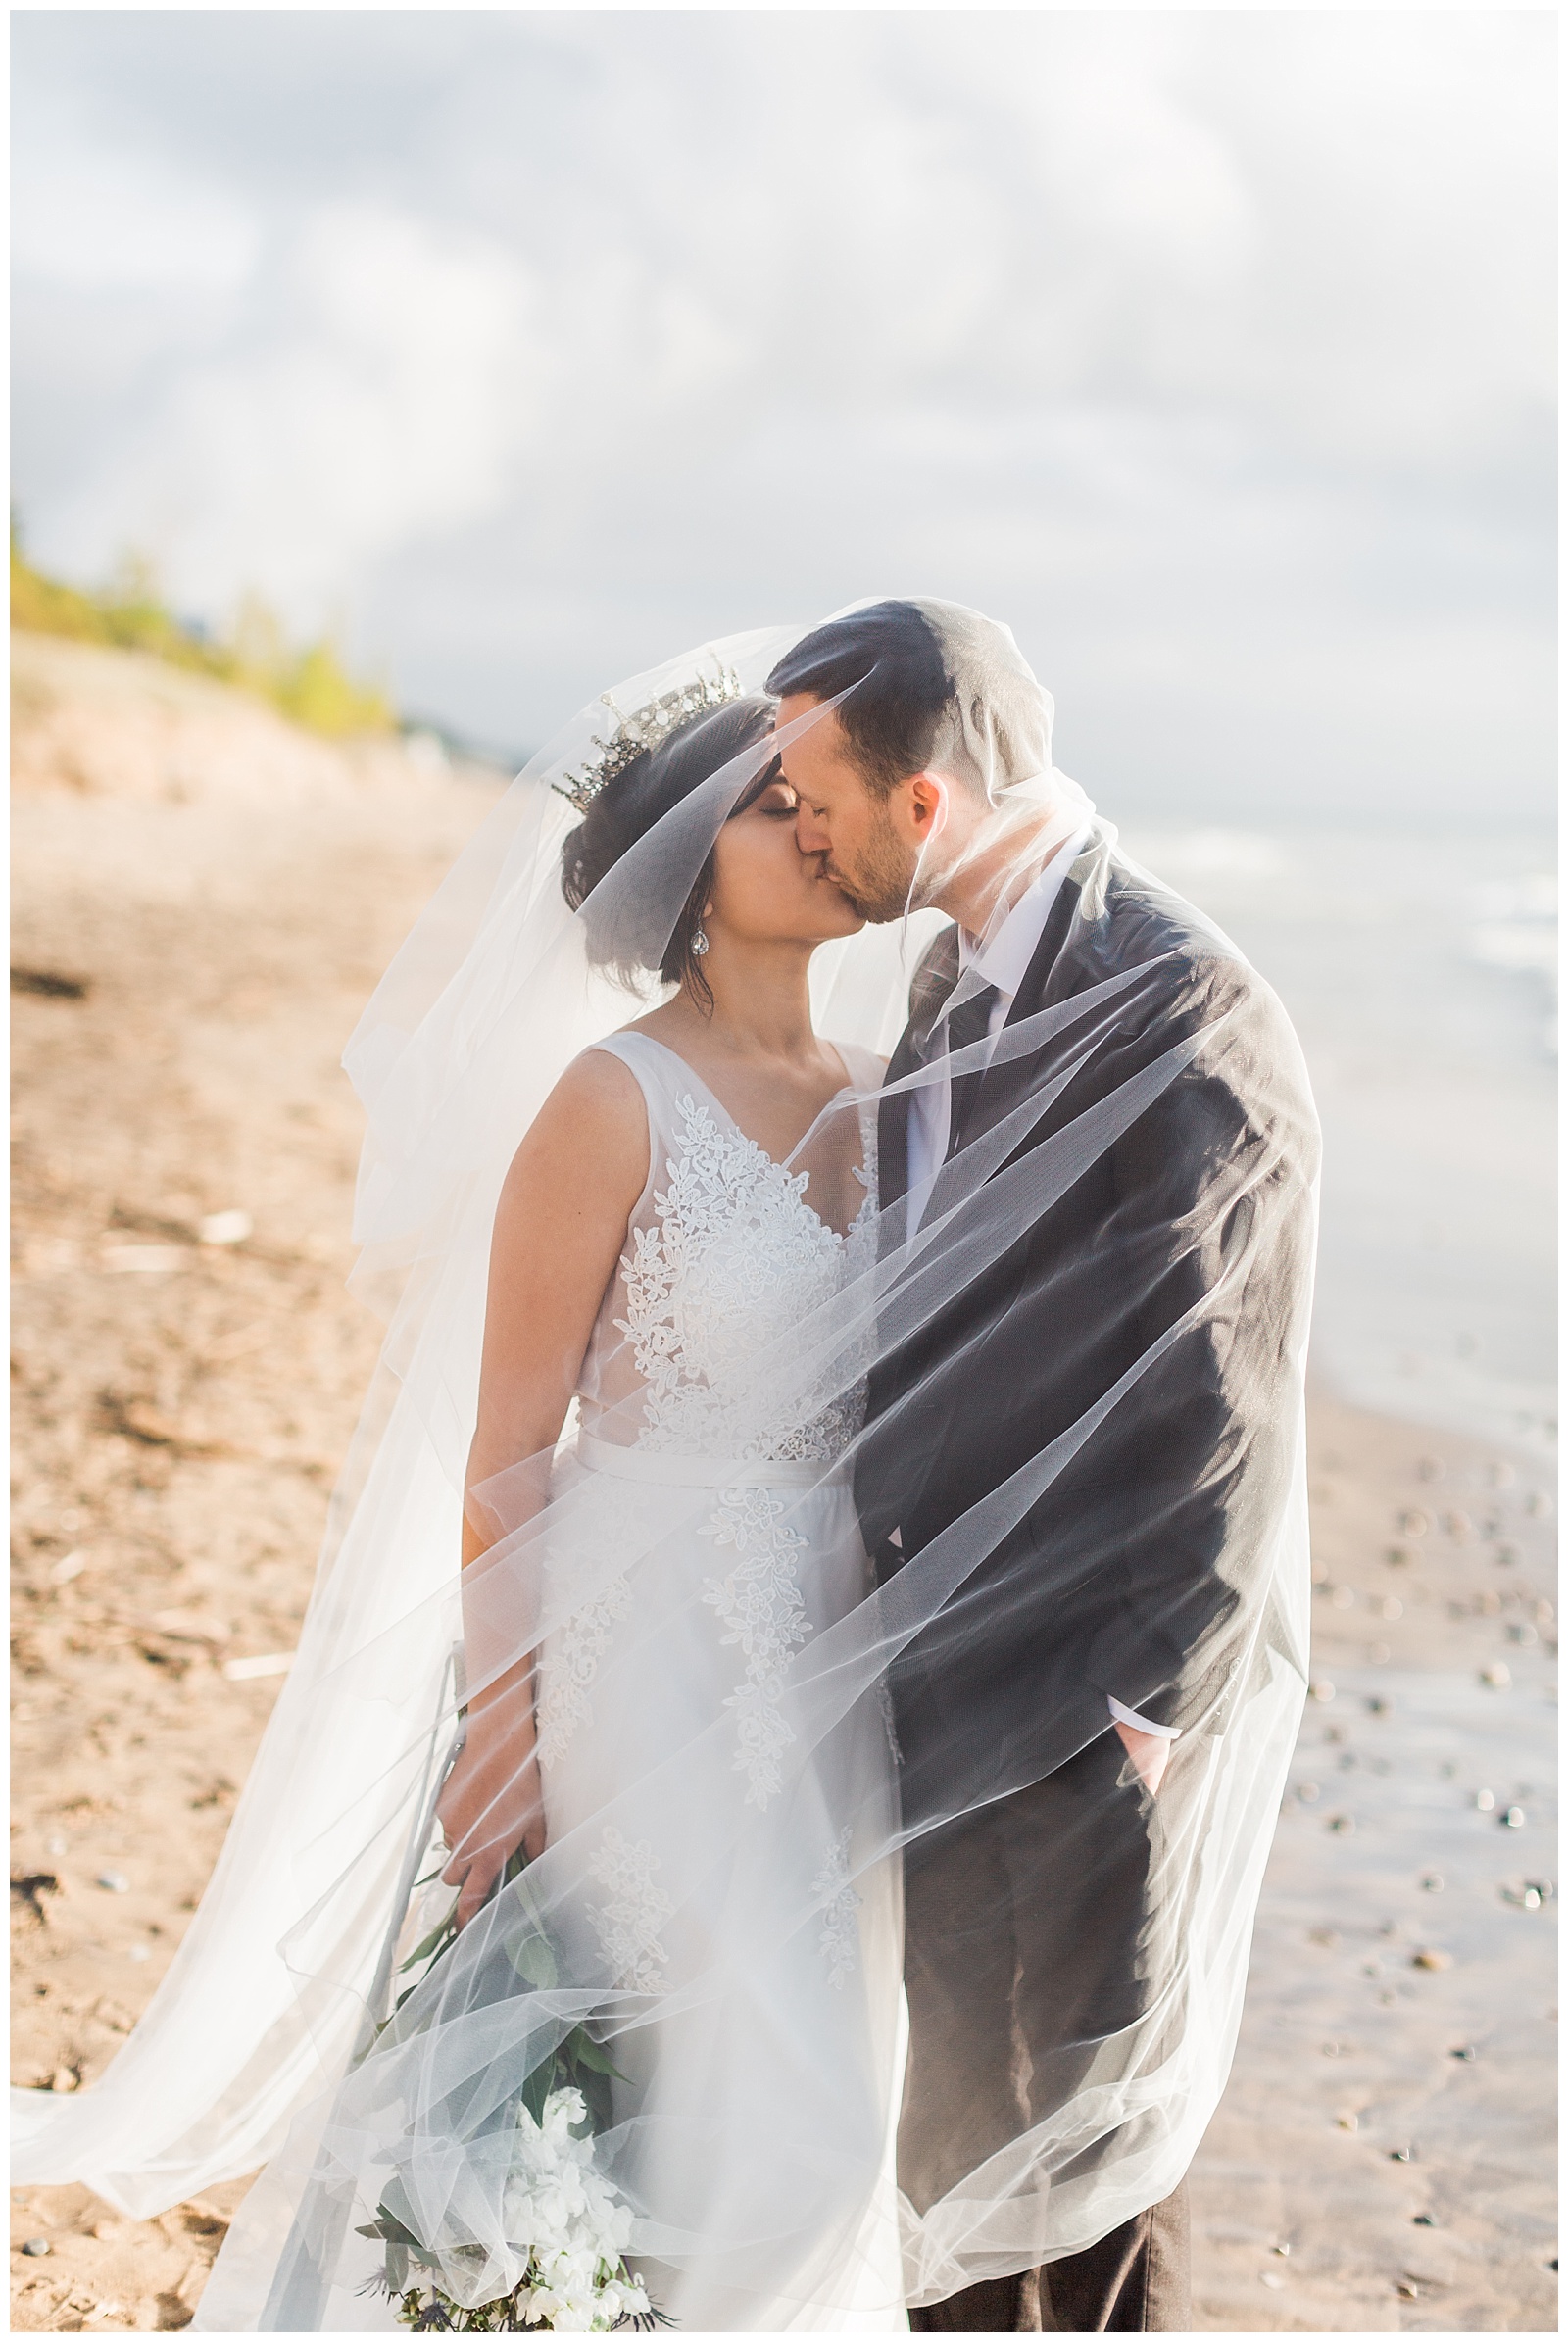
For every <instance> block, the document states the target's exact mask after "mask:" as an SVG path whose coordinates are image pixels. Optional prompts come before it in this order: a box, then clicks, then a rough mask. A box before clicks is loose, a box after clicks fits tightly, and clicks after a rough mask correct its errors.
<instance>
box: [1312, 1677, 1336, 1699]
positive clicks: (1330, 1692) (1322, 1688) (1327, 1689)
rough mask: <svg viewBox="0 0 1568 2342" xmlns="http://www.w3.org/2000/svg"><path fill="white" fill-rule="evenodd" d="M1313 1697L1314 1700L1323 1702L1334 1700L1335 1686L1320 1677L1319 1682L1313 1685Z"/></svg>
mask: <svg viewBox="0 0 1568 2342" xmlns="http://www.w3.org/2000/svg"><path fill="white" fill-rule="evenodd" d="M1312 1697H1313V1698H1314V1699H1323V1700H1328V1699H1332V1698H1333V1697H1334V1685H1333V1684H1332V1683H1329V1682H1327V1680H1326V1679H1325V1678H1324V1677H1322V1676H1319V1678H1318V1680H1317V1682H1316V1683H1314V1684H1313V1685H1312Z"/></svg>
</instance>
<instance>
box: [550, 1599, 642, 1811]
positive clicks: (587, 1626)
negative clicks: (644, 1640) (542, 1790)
mask: <svg viewBox="0 0 1568 2342" xmlns="http://www.w3.org/2000/svg"><path fill="white" fill-rule="evenodd" d="M630 1609H631V1582H630V1580H629V1579H627V1578H624V1577H621V1578H612V1580H611V1581H610V1584H609V1585H608V1586H605V1587H604V1588H603V1590H602V1591H601V1592H600V1593H598V1594H596V1595H595V1596H594V1598H593V1600H592V1601H591V1602H585V1603H584V1604H583V1606H582V1608H581V1609H580V1610H574V1611H573V1612H572V1614H571V1616H570V1618H568V1619H566V1620H564V1622H563V1624H562V1625H561V1626H560V1627H559V1628H558V1629H557V1631H556V1633H555V1634H554V1635H551V1636H550V1637H549V1638H548V1640H547V1641H546V1643H545V1646H544V1650H543V1652H542V1653H541V1654H540V1660H539V1695H538V1703H537V1706H536V1709H535V1722H536V1725H537V1729H538V1756H539V1770H540V1772H541V1773H548V1772H549V1771H550V1770H551V1768H552V1766H554V1765H557V1764H559V1763H560V1761H561V1759H562V1758H563V1757H564V1754H565V1752H566V1746H567V1743H568V1742H569V1740H570V1739H571V1737H572V1734H573V1733H574V1732H576V1731H577V1730H578V1728H579V1727H580V1726H582V1725H584V1724H592V1722H593V1718H594V1712H593V1707H592V1704H591V1702H590V1701H589V1698H588V1687H589V1685H590V1684H591V1683H592V1682H593V1680H594V1678H595V1676H596V1675H597V1674H598V1673H599V1662H600V1660H601V1659H602V1658H603V1657H604V1655H605V1651H606V1649H607V1647H608V1646H609V1642H610V1637H611V1635H612V1634H613V1631H614V1628H615V1625H616V1622H617V1621H618V1620H620V1619H623V1618H624V1617H625V1616H626V1615H627V1613H628V1612H629V1610H630Z"/></svg>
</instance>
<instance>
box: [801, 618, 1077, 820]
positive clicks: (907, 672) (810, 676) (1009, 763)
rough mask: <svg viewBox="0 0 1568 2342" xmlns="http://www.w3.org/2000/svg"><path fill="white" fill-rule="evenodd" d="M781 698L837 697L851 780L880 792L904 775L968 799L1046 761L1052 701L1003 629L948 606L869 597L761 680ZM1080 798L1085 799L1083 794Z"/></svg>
mask: <svg viewBox="0 0 1568 2342" xmlns="http://www.w3.org/2000/svg"><path fill="white" fill-rule="evenodd" d="M767 688H768V690H769V691H771V692H776V693H777V695H778V696H779V698H780V699H783V698H786V697H787V696H788V695H789V694H791V693H793V692H808V693H809V695H810V696H811V698H813V699H816V700H832V699H837V698H838V695H839V693H840V692H843V693H845V694H846V695H847V696H846V697H845V698H844V699H842V700H839V702H838V718H839V722H840V724H841V725H842V727H843V730H844V736H845V739H846V741H847V742H848V744H849V749H850V754H851V755H852V756H853V757H854V758H855V761H856V765H857V767H858V770H859V773H860V777H861V779H862V780H863V781H864V783H865V785H866V788H867V789H868V790H869V791H870V792H871V794H872V796H873V797H881V798H886V797H887V796H888V795H889V794H890V792H891V791H892V790H894V789H896V788H897V787H898V785H899V783H900V782H901V781H907V779H908V777H909V775H910V774H911V773H914V772H943V773H947V774H949V775H950V776H951V777H952V778H953V779H954V780H956V782H957V783H958V784H959V786H960V787H961V788H964V789H967V790H969V791H971V792H972V793H973V794H974V795H975V796H976V797H981V798H990V799H992V800H993V802H995V800H996V799H997V798H998V796H999V795H1000V794H1001V793H1002V792H1003V791H1005V790H1008V789H1012V788H1016V787H1017V786H1018V785H1019V784H1020V783H1022V782H1025V781H1031V780H1038V779H1039V778H1040V777H1041V776H1042V775H1044V774H1047V773H1049V772H1050V771H1051V769H1052V762H1051V724H1052V712H1053V709H1052V699H1051V694H1050V692H1049V691H1046V690H1043V689H1042V687H1041V685H1040V683H1039V681H1038V680H1037V678H1036V676H1035V674H1034V672H1033V669H1032V668H1031V667H1030V666H1029V664H1028V663H1027V661H1026V660H1025V659H1024V658H1023V656H1022V654H1021V653H1020V651H1019V649H1018V646H1017V644H1016V643H1015V642H1014V641H1013V639H1012V635H1011V633H1010V632H1009V630H1008V629H1007V628H1006V627H1005V626H1004V625H1002V624H1000V623H999V621H998V620H997V619H995V618H987V617H984V616H982V614H981V613H980V611H979V610H965V609H964V608H963V606H962V604H961V603H957V602H873V603H871V604H869V605H868V606H867V607H866V608H865V609H864V610H850V611H848V612H847V613H846V614H845V615H844V616H843V617H839V618H829V620H828V622H827V624H826V625H825V626H818V627H817V628H816V629H815V630H814V631H813V632H812V633H810V634H809V635H807V636H806V637H805V638H804V640H803V641H801V642H798V643H797V644H796V645H795V648H794V649H793V651H790V652H789V653H787V654H786V656H785V657H784V658H783V659H780V660H779V662H778V664H777V666H776V667H775V668H774V669H773V672H772V673H771V674H770V675H769V676H768V678H767ZM1086 802H1087V801H1086Z"/></svg>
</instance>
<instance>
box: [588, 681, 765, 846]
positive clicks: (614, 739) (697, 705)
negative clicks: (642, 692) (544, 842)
mask: <svg viewBox="0 0 1568 2342" xmlns="http://www.w3.org/2000/svg"><path fill="white" fill-rule="evenodd" d="M600 697H601V698H602V700H603V701H604V704H605V706H606V707H608V708H609V709H610V712H611V714H612V715H613V717H614V718H615V729H614V730H613V732H612V734H611V735H610V738H609V739H608V740H601V739H600V738H599V735H598V734H597V733H595V734H594V739H593V745H594V747H595V748H596V749H597V750H598V751H599V754H598V756H593V757H590V758H589V760H588V761H587V762H586V763H585V764H584V766H583V768H582V770H581V772H568V773H566V774H564V776H563V778H562V779H561V780H559V781H552V782H551V784H550V786H551V788H552V789H553V790H554V791H555V793H556V795H557V796H558V797H564V798H565V799H567V800H568V802H569V803H570V804H572V805H575V806H576V808H577V810H578V812H579V813H586V812H587V810H588V807H589V806H590V805H592V804H593V802H594V799H595V798H596V797H597V796H598V795H599V792H600V790H601V789H603V788H604V786H605V785H606V783H607V782H608V781H613V780H614V779H615V778H616V776H617V774H619V773H623V772H624V771H625V770H626V767H627V766H628V764H635V763H636V761H637V759H638V757H639V756H646V755H647V754H648V752H649V750H650V749H656V748H658V747H659V746H660V744H661V743H662V741H665V740H667V739H668V738H669V736H670V734H671V732H677V731H679V729H680V727H681V725H682V724H684V723H688V722H690V720H691V718H692V717H693V716H694V715H702V714H705V713H706V712H707V710H708V709H709V708H710V707H723V706H724V704H725V702H726V701H728V700H738V699H739V698H740V697H741V679H740V677H739V675H737V674H736V672H735V670H734V668H733V667H721V668H720V669H719V671H718V674H717V676H716V677H715V676H712V675H698V676H696V677H695V678H694V679H693V680H692V681H691V682H690V683H682V684H680V685H679V686H678V688H677V689H676V690H674V691H666V692H665V693H664V694H663V696H662V698H660V699H657V700H650V701H649V703H648V705H647V707H639V708H638V709H637V710H636V712H635V713H634V714H632V715H622V714H621V712H620V709H619V708H618V707H616V706H615V702H614V699H613V695H612V694H611V693H610V692H608V691H607V692H602V693H601V694H600Z"/></svg>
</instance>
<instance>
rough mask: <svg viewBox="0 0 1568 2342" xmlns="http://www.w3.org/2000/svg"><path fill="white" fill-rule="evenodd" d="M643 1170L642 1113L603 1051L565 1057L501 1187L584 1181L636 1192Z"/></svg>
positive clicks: (632, 1082)
mask: <svg viewBox="0 0 1568 2342" xmlns="http://www.w3.org/2000/svg"><path fill="white" fill-rule="evenodd" d="M647 1163H648V1113H647V1108H646V1106H645V1105H644V1103H643V1095H642V1091H641V1089H640V1087H639V1085H638V1081H637V1077H636V1075H635V1074H634V1073H633V1072H632V1070H631V1068H630V1066H628V1065H625V1064H623V1063H622V1062H621V1060H620V1058H619V1057H617V1056H616V1055H614V1053H613V1051H612V1050H610V1049H584V1050H583V1052H582V1054H581V1055H580V1056H577V1057H573V1059H572V1060H571V1063H570V1064H569V1065H568V1066H567V1067H566V1069H565V1071H564V1073H563V1074H562V1076H561V1079H560V1080H559V1081H558V1082H557V1084H556V1086H555V1088H554V1089H553V1090H552V1091H551V1093H550V1095H549V1097H548V1098H546V1099H545V1101H544V1104H543V1105H542V1106H541V1107H540V1108H539V1111H538V1113H537V1114H536V1115H535V1116H534V1118H533V1120H532V1122H531V1123H530V1124H529V1126H528V1129H527V1131H526V1133H525V1135H524V1137H523V1140H522V1144H521V1145H520V1146H519V1147H518V1148H517V1151H516V1154H515V1156H514V1158H513V1165H512V1172H511V1174H510V1175H509V1184H510V1185H512V1186H514V1187H515V1185H516V1184H517V1183H518V1182H519V1181H523V1182H526V1183H528V1184H533V1183H534V1182H537V1181H538V1180H539V1179H540V1178H545V1179H558V1178H559V1179H565V1180H567V1181H570V1180H579V1181H581V1180H584V1179H587V1180H588V1181H590V1182H591V1183H592V1184H594V1185H596V1186H597V1185H600V1184H603V1183H604V1182H605V1181H606V1180H607V1179H608V1182H609V1185H610V1186H611V1187H612V1188H613V1189H616V1190H619V1189H620V1188H622V1187H624V1186H626V1185H627V1184H628V1183H630V1184H631V1186H632V1192H633V1194H635V1193H636V1192H637V1191H638V1190H639V1189H640V1187H641V1185H642V1181H643V1178H644V1176H645V1175H646V1170H647Z"/></svg>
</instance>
